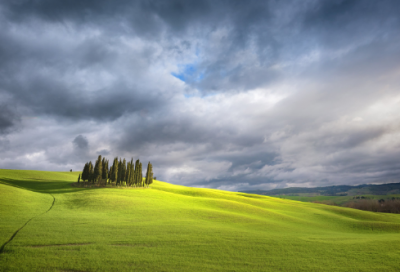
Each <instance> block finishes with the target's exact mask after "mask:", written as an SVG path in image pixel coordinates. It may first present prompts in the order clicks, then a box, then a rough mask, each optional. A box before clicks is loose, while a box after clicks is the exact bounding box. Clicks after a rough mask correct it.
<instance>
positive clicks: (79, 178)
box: [78, 174, 81, 183]
mask: <svg viewBox="0 0 400 272" xmlns="http://www.w3.org/2000/svg"><path fill="white" fill-rule="evenodd" d="M80 181H81V174H79V176H78V183H79V182H80Z"/></svg>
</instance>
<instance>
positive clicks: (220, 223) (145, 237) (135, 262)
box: [0, 170, 400, 271]
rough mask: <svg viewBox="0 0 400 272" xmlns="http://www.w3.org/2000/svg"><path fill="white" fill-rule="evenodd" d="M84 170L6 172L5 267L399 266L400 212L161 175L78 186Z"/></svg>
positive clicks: (2, 197) (2, 188) (0, 174)
mask: <svg viewBox="0 0 400 272" xmlns="http://www.w3.org/2000/svg"><path fill="white" fill-rule="evenodd" d="M77 176H78V173H77V172H76V173H69V172H66V173H61V172H42V171H21V170H0V239H1V241H0V244H1V245H4V244H5V243H6V245H5V247H4V250H3V251H2V253H0V270H1V271H371V270H378V269H379V270H380V271H395V270H396V269H398V260H399V257H400V235H399V232H400V216H399V215H397V214H380V213H372V212H365V211H359V210H354V209H349V208H341V207H335V206H327V205H321V204H314V203H306V202H298V201H293V200H286V199H279V198H273V197H268V196H261V195H251V194H245V193H235V192H226V191H220V190H212V189H199V188H189V187H184V186H177V185H172V184H168V183H165V182H161V181H155V182H154V184H153V185H152V186H151V188H149V189H132V188H77V187H72V186H71V185H70V184H71V183H72V182H75V181H76V179H77ZM18 230H19V231H18ZM17 231H18V232H17ZM15 233H16V234H15ZM13 235H15V236H14V237H13V239H12V240H11V241H9V242H8V243H7V241H8V240H9V239H10V238H11V237H12V236H13Z"/></svg>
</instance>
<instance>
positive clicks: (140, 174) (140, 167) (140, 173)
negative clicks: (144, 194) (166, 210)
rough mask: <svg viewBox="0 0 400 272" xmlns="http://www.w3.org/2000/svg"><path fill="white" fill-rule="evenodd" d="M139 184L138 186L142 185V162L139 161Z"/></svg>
mask: <svg viewBox="0 0 400 272" xmlns="http://www.w3.org/2000/svg"><path fill="white" fill-rule="evenodd" d="M139 184H140V187H143V186H144V184H143V173H142V163H139Z"/></svg>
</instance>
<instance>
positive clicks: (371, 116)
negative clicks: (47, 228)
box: [0, 0, 400, 191]
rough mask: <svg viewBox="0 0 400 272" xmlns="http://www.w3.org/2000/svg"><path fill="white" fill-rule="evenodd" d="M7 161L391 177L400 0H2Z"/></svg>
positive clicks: (397, 116)
mask: <svg viewBox="0 0 400 272" xmlns="http://www.w3.org/2000/svg"><path fill="white" fill-rule="evenodd" d="M0 26H1V27H0V41H1V42H0V154H1V156H0V168H3V169H33V170H49V171H69V170H70V169H73V170H74V171H81V170H82V169H83V166H84V164H85V162H87V161H89V160H91V161H94V160H95V159H96V158H97V156H98V155H102V156H105V157H106V158H108V159H109V160H110V161H112V160H113V158H114V157H115V156H118V157H122V158H127V159H130V158H132V157H133V158H134V159H138V158H139V159H140V160H141V161H143V162H144V163H145V164H147V162H148V161H151V162H152V164H153V171H154V175H155V176H156V177H157V179H159V180H163V181H167V182H170V183H173V184H182V185H187V186H194V187H206V188H217V189H222V190H230V191H244V190H268V189H274V188H285V187H299V186H301V187H314V186H330V185H341V184H349V185H357V184H366V183H389V182H400V122H399V120H400V2H399V1H396V0H394V1H386V0H382V1H372V0H365V1H354V0H349V1H345V0H343V1H340V0H338V1H336V0H327V1H317V0H310V1H308V0H304V1H303V0H302V1H297V0H294V1H276V0H275V1H249V0H247V1H235V0H232V1H228V0H227V1H219V0H210V1H200V0H198V1H187V0H181V1H178V0H174V1H172V0H171V1H169V0H163V1H127V0H125V1H124V0H121V1H105V0H96V1H94V0H71V1H51V0H43V1H41V0H36V1H27V0H3V1H1V2H0Z"/></svg>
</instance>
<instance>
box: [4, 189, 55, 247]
mask: <svg viewBox="0 0 400 272" xmlns="http://www.w3.org/2000/svg"><path fill="white" fill-rule="evenodd" d="M48 194H49V195H51V196H52V197H53V203H52V204H51V206H50V208H49V209H48V210H47V211H45V212H44V213H41V214H38V215H36V216H34V217H32V218H31V219H29V220H28V221H26V222H25V224H24V225H23V226H22V227H20V228H19V229H17V231H16V232H14V234H13V235H12V236H11V237H10V239H8V241H7V242H5V243H4V244H3V245H2V246H1V247H0V254H2V253H3V252H4V248H5V246H6V245H7V244H8V243H10V242H11V241H12V240H13V239H14V237H15V236H17V234H18V232H19V231H20V230H22V229H23V228H24V227H25V226H26V225H27V224H28V223H29V222H30V221H31V220H32V219H34V218H36V217H39V216H41V215H43V214H45V213H48V212H49V211H50V210H51V209H52V208H53V206H54V204H55V202H56V198H55V197H54V196H53V195H52V194H51V193H48Z"/></svg>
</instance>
